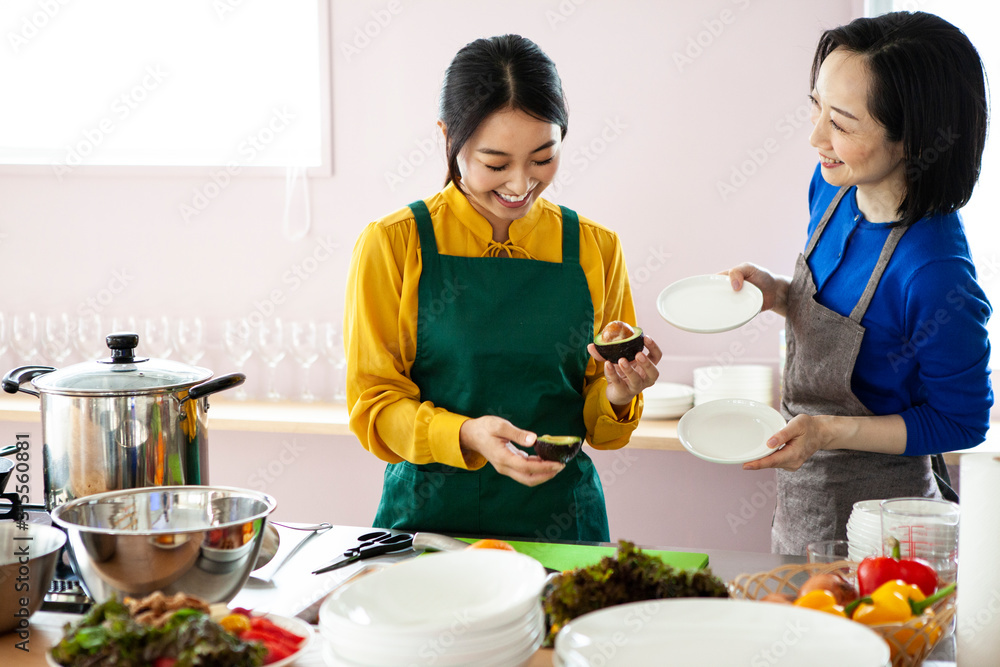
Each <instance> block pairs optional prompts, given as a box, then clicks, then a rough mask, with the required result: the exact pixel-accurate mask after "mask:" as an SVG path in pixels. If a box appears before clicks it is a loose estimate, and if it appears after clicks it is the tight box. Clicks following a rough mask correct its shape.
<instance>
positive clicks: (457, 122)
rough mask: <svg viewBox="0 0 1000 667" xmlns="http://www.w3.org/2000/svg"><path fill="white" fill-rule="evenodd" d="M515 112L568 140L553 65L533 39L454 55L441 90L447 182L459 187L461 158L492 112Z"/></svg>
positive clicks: (486, 43)
mask: <svg viewBox="0 0 1000 667" xmlns="http://www.w3.org/2000/svg"><path fill="white" fill-rule="evenodd" d="M500 109H516V110H519V111H523V112H525V113H526V114H528V115H529V116H533V117H535V118H537V119H539V120H543V121H546V122H549V123H554V124H556V125H558V126H559V127H560V128H561V129H562V136H563V137H565V136H566V130H567V129H568V128H569V112H568V111H567V110H566V100H565V98H564V97H563V91H562V81H561V80H560V79H559V73H558V72H556V66H555V63H553V62H552V60H551V59H549V57H548V56H547V55H545V53H544V52H543V51H542V50H541V49H540V48H538V45H537V44H535V43H534V42H532V41H531V40H530V39H526V38H524V37H521V36H520V35H503V36H501V37H490V38H489V39H477V40H476V41H474V42H472V43H470V44H466V45H465V46H464V47H462V49H461V50H460V51H459V52H458V53H457V54H455V58H454V59H453V60H452V61H451V64H450V65H449V66H448V70H447V71H446V72H445V75H444V86H443V88H442V89H441V111H440V113H441V120H442V121H443V122H444V124H445V126H446V127H447V129H448V178H447V180H446V181H445V185H447V184H448V183H451V182H453V181H454V182H456V183H457V182H458V180H459V178H460V176H461V175H460V173H459V170H458V154H459V152H461V150H462V147H463V146H465V142H467V141H468V140H469V137H471V136H472V134H473V133H474V132H475V131H476V128H477V127H479V124H480V123H482V122H483V121H484V120H485V119H486V117H487V116H489V115H490V114H491V113H493V112H494V111H497V110H500Z"/></svg>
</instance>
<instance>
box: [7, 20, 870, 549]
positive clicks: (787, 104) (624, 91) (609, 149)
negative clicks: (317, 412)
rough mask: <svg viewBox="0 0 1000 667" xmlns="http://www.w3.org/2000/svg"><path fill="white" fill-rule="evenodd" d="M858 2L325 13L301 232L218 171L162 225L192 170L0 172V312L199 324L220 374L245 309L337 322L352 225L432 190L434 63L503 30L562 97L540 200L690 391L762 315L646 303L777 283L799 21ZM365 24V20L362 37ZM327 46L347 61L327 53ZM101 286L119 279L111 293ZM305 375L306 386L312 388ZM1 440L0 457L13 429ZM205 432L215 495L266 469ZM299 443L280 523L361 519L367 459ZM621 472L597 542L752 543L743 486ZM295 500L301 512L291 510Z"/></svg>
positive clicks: (799, 216)
mask: <svg viewBox="0 0 1000 667" xmlns="http://www.w3.org/2000/svg"><path fill="white" fill-rule="evenodd" d="M390 6H391V7H392V8H394V9H395V10H396V13H395V14H393V13H391V12H388V11H387V8H389V7H390ZM859 11H860V2H859V1H858V0H836V1H830V0H810V1H806V2H794V3H792V2H781V3H778V2H760V1H759V0H725V1H723V0H713V1H711V2H698V3H694V2H681V1H679V0H672V1H670V2H639V1H637V0H631V1H629V2H614V3H612V2H597V1H592V2H584V1H583V0H575V1H574V0H561V1H557V0H552V1H551V2H538V1H537V0H511V1H506V2H477V3H457V2H447V1H446V0H424V1H423V2H419V3H409V2H405V1H403V2H400V3H399V4H397V3H395V2H393V3H387V2H385V1H366V2H361V1H353V0H352V1H351V2H334V3H333V11H332V21H333V28H332V42H333V50H334V56H333V98H334V102H333V121H332V122H333V145H334V156H333V176H332V177H329V178H318V179H314V180H313V181H312V182H311V189H312V198H311V204H312V209H313V216H314V220H313V226H312V230H311V231H310V233H309V234H308V235H307V236H306V238H304V239H302V240H299V241H294V242H293V241H289V240H287V239H286V238H285V237H284V236H283V235H282V231H281V216H282V210H283V206H284V200H283V193H284V186H285V184H284V179H283V178H255V177H249V176H238V177H236V178H234V180H233V182H232V183H231V184H230V185H228V187H226V188H225V189H224V190H223V191H222V192H221V194H220V195H219V196H218V197H217V198H215V199H214V200H213V201H212V202H211V204H210V205H209V206H208V208H207V209H206V210H205V211H204V212H202V213H201V214H200V215H198V216H197V217H196V218H194V219H193V220H192V221H191V222H187V223H185V222H184V221H183V220H182V218H181V216H180V213H179V212H178V207H179V205H180V204H182V203H186V202H189V201H190V199H191V196H192V192H193V190H194V189H196V188H200V187H202V186H203V185H204V184H205V183H206V179H207V176H206V174H204V173H200V172H198V173H192V175H190V176H177V175H171V176H151V175H148V174H141V173H137V174H133V175H124V176H114V177H108V176H100V175H92V174H88V173H85V172H86V170H85V169H78V170H77V171H75V172H74V173H72V174H71V175H70V176H68V177H67V178H65V179H64V180H63V181H61V182H59V181H57V180H56V179H55V178H54V177H52V176H48V175H27V176H26V175H23V174H17V173H14V174H11V173H7V174H5V175H3V176H2V177H0V202H2V204H0V232H2V236H0V239H2V242H0V257H2V259H3V261H4V263H5V265H7V266H8V285H9V288H8V289H7V290H5V293H4V296H3V300H2V305H0V309H2V310H3V311H4V312H7V313H14V312H24V311H28V310H34V311H36V312H38V313H40V314H46V313H56V312H60V311H67V312H70V313H75V312H77V309H78V308H79V307H80V304H82V303H84V302H86V300H87V299H88V298H96V297H98V296H99V295H104V296H106V297H110V300H109V301H108V302H107V305H106V306H103V308H104V312H105V314H106V315H111V314H117V315H121V314H131V315H135V316H139V317H141V316H146V315H153V314H166V315H168V316H171V317H179V316H183V315H188V316H190V315H201V316H203V317H205V318H208V319H209V325H210V334H211V336H212V337H211V339H210V349H209V354H208V355H207V356H206V358H205V359H204V360H203V362H202V363H203V364H204V365H206V366H208V367H209V368H212V369H213V370H216V371H217V372H225V371H228V370H230V367H231V362H229V361H228V360H227V359H226V357H225V354H224V352H223V351H222V348H221V342H220V338H219V336H218V333H219V322H220V321H221V319H222V318H226V317H240V316H246V315H248V314H250V313H251V312H253V311H254V310H255V309H257V308H258V307H259V306H260V305H261V304H263V303H264V302H265V301H266V300H267V299H269V298H270V295H271V294H272V293H274V292H275V291H277V292H278V293H280V296H281V303H280V304H277V305H276V306H275V311H276V313H277V314H278V315H280V316H281V317H283V318H285V319H295V318H313V319H317V320H333V321H339V320H340V318H341V309H342V304H343V287H344V279H345V272H346V268H347V263H348V261H349V257H350V251H351V248H352V246H353V242H354V239H355V238H356V237H357V234H358V233H359V232H360V230H361V228H362V227H363V225H365V224H366V223H368V222H369V221H371V220H374V219H376V218H378V217H380V216H381V215H383V214H386V213H388V212H390V211H392V210H394V209H396V208H398V207H400V206H402V205H405V204H406V203H408V202H410V201H412V200H414V199H416V198H419V197H424V196H427V195H429V194H431V193H432V192H433V191H435V190H436V189H437V188H438V187H439V186H440V183H441V181H442V174H443V158H442V156H441V150H440V146H439V145H437V144H436V141H437V134H436V129H435V125H434V123H435V121H436V119H437V116H436V102H437V96H438V90H439V87H440V83H441V78H442V73H443V70H444V68H445V67H446V65H447V63H448V61H449V59H450V58H451V56H452V55H453V54H454V53H455V51H456V50H457V49H458V48H460V47H461V46H462V45H463V44H465V43H467V42H469V41H471V40H472V39H475V38H477V37H480V36H488V35H493V34H501V33H504V32H518V33H521V34H523V35H526V36H528V37H531V38H532V39H534V40H535V41H536V42H538V43H539V44H540V45H541V46H542V48H543V49H544V50H546V51H547V52H548V53H549V55H550V56H552V58H553V59H554V60H555V61H556V63H557V65H558V66H559V70H560V73H561V75H562V77H563V82H564V86H565V90H566V93H567V96H568V98H569V103H570V109H571V123H570V132H569V135H568V136H567V139H566V144H565V148H564V150H565V154H564V159H563V179H564V184H563V185H561V186H560V187H559V188H558V189H557V190H556V189H554V191H551V198H552V199H553V200H555V201H557V202H559V203H563V204H566V205H568V206H571V207H573V208H575V209H577V210H578V211H580V212H581V213H582V214H584V215H586V216H587V217H590V218H592V219H594V220H597V221H598V222H601V223H603V224H605V225H607V226H609V227H611V228H612V229H614V230H616V231H617V232H618V233H619V234H620V236H621V238H622V242H623V244H624V248H625V252H626V258H627V261H628V265H629V267H630V275H631V277H632V286H633V290H634V294H635V299H636V307H637V310H638V324H640V325H641V326H643V327H644V328H645V329H646V331H647V333H649V334H650V335H652V336H653V337H654V338H655V339H656V340H657V341H658V342H659V344H660V346H661V347H662V348H663V349H664V351H665V354H666V357H665V359H664V361H663V363H662V364H661V372H662V375H663V378H664V379H666V380H671V381H678V382H688V383H690V382H691V369H692V368H694V367H696V366H700V365H704V364H707V363H716V362H719V361H726V362H737V363H770V364H775V363H776V360H777V351H778V343H777V335H778V331H779V329H780V327H781V324H780V322H778V321H776V320H765V319H761V320H760V321H758V322H757V323H756V324H755V325H751V326H749V327H745V328H743V329H741V330H738V331H735V332H731V333H727V334H716V335H694V334H688V333H685V332H681V331H678V330H675V329H673V328H671V327H670V326H669V325H667V324H666V323H665V322H664V321H663V320H662V319H660V317H659V316H658V315H657V313H656V309H655V297H656V295H657V294H658V292H659V291H660V290H661V289H662V288H663V287H664V286H666V285H667V284H669V283H671V282H673V281H675V280H677V279H680V278H683V277H686V276H689V275H693V274H700V273H714V272H716V271H719V270H722V269H725V268H727V267H729V266H731V265H733V264H735V263H737V262H740V261H743V260H752V261H755V262H757V263H759V264H762V265H764V266H767V267H769V268H771V269H774V270H777V271H783V272H790V271H791V269H792V266H793V263H794V258H795V255H796V253H797V252H798V250H799V248H800V247H801V246H802V245H803V243H804V230H805V223H806V186H807V184H808V181H809V178H810V175H811V173H812V168H813V165H814V163H815V153H814V151H813V149H811V148H810V147H809V145H808V141H807V138H808V119H807V107H806V93H807V92H808V91H807V86H808V70H809V64H810V59H811V55H812V51H813V48H814V45H815V42H816V39H817V38H818V36H819V33H820V32H821V30H823V29H824V28H826V27H831V26H834V25H838V24H841V23H844V22H846V21H848V20H849V19H850V18H852V17H853V16H856V15H857V14H858V12H859ZM373 13H374V14H373ZM380 13H381V14H380ZM378 16H381V17H382V19H383V22H384V23H386V25H384V26H379V27H378V28H377V30H376V29H375V27H373V26H375V25H376V24H375V23H373V21H374V20H375V18H377V17H378ZM387 16H388V17H391V19H390V20H388V21H387V22H386V20H385V19H386V17H387ZM366 27H367V28H368V29H369V31H370V32H372V33H377V34H375V35H374V37H370V38H369V39H368V41H367V43H365V42H364V41H363V40H361V39H360V38H359V37H358V35H359V34H361V33H363V31H364V30H365V29H366ZM351 45H353V46H355V47H358V48H357V49H355V50H353V51H352V52H350V53H348V51H351V49H349V47H350V46H351ZM392 174H395V176H397V177H398V179H397V178H392V177H387V176H388V175H392ZM390 181H391V183H390ZM724 184H725V185H727V186H728V189H727V190H725V191H723V190H724V188H723V187H722V186H723V185H724ZM330 244H333V245H336V249H335V250H334V251H333V252H332V254H331V256H330V257H329V259H325V260H323V261H319V262H318V263H317V265H316V267H317V268H316V270H315V271H314V272H312V273H309V274H308V279H307V280H304V281H301V282H299V283H295V282H294V281H290V280H288V279H287V276H288V272H289V271H290V270H291V269H292V268H293V267H296V266H301V265H302V262H303V260H304V259H306V258H308V257H313V256H314V252H315V251H316V250H317V249H318V248H320V247H322V246H324V245H330ZM323 256H324V257H326V255H323ZM116 271H117V272H124V273H125V274H126V275H127V276H128V277H129V279H128V281H127V284H125V286H124V288H123V289H121V290H119V291H118V292H117V293H114V294H112V293H111V292H110V291H109V290H108V286H109V284H110V282H111V281H112V280H113V278H114V275H115V272H116ZM15 287H16V289H15ZM76 360H77V359H76V358H75V357H74V358H73V359H71V360H70V361H76ZM0 363H3V364H5V365H6V366H11V365H13V364H14V363H15V360H14V359H13V358H12V356H11V353H10V352H7V353H6V354H5V355H3V356H2V357H0ZM320 368H321V371H320V370H318V372H317V373H316V374H315V375H314V377H313V379H314V380H315V381H316V383H317V385H323V384H324V383H327V382H329V379H328V377H327V376H326V371H327V369H326V368H325V367H318V369H320ZM282 372H283V375H282V386H283V387H284V388H285V390H286V391H293V390H294V388H295V383H296V376H295V369H294V368H293V367H292V366H291V365H289V364H288V363H286V364H285V366H284V368H283V369H282ZM248 374H249V375H250V376H251V379H250V381H249V382H248V385H249V389H250V391H251V392H252V393H258V394H259V393H260V392H261V391H262V388H261V384H262V378H263V374H262V372H261V369H260V367H259V366H257V365H256V364H255V362H253V361H252V362H251V364H250V365H249V366H248ZM324 388H326V389H328V387H327V386H325V385H324ZM8 426H9V425H4V428H3V429H2V430H0V433H2V434H4V435H3V438H4V440H3V442H7V441H8V439H9V438H12V437H13V436H12V435H10V436H9V435H7V433H8V432H9V433H13V430H11V429H12V428H13V427H12V426H11V427H10V428H8ZM39 435H40V434H39ZM213 440H214V442H213V446H214V447H216V448H217V449H218V454H219V455H218V456H216V457H215V458H214V460H213V481H216V482H219V483H233V484H245V483H247V482H248V481H249V480H248V475H249V474H250V473H249V472H248V470H250V467H249V466H251V465H252V464H253V463H252V462H253V461H254V460H264V461H266V460H267V459H268V457H269V456H271V457H273V456H274V454H273V452H274V451H275V448H279V447H280V446H281V442H282V438H280V437H272V436H265V435H255V434H248V435H236V434H231V433H219V434H213ZM299 440H301V441H303V442H306V443H307V447H306V450H305V451H306V453H307V454H308V456H305V457H304V458H300V459H297V463H296V465H295V466H293V468H292V469H293V470H294V471H295V472H294V474H292V475H289V474H285V475H283V476H282V477H281V479H280V480H279V481H278V482H275V487H274V488H275V489H278V490H280V491H281V493H280V494H277V495H279V500H280V501H281V503H282V509H281V513H282V515H283V516H285V518H291V519H294V518H297V517H302V518H303V520H306V519H327V520H337V521H343V522H347V523H352V522H353V523H363V522H366V521H367V520H368V519H369V517H370V516H371V515H372V513H373V511H374V506H373V502H374V500H375V499H376V498H377V487H378V484H380V470H381V466H380V465H379V464H378V462H377V461H375V459H374V458H373V457H370V456H368V455H367V454H366V453H365V452H364V451H363V450H361V449H360V447H358V446H357V444H356V443H354V442H352V439H350V438H318V437H308V438H304V437H300V438H299ZM614 457H615V455H614V454H610V455H608V454H600V455H599V456H598V460H599V465H601V467H602V470H606V471H607V470H612V471H613V465H614V464H615V462H616V459H615V458H614ZM635 457H636V459H635V461H631V462H629V464H628V466H627V467H626V468H625V469H624V470H623V471H622V472H621V473H620V474H618V477H617V480H619V481H616V483H615V484H612V485H609V489H608V496H609V505H610V511H611V514H612V531H613V534H614V535H615V536H616V537H629V538H632V539H635V540H637V541H639V542H642V543H647V544H663V545H674V546H689V547H699V546H700V547H722V548H726V547H737V546H739V547H741V548H753V549H758V550H767V548H768V536H767V527H768V525H769V523H770V514H769V511H760V510H757V511H755V512H754V513H753V516H752V517H750V518H749V519H748V521H749V523H748V524H747V525H745V526H742V525H741V526H740V527H739V530H736V531H733V530H731V528H730V526H729V522H727V514H730V513H732V512H734V511H737V512H738V510H739V508H740V507H741V505H742V503H741V501H742V500H747V501H748V502H749V501H750V500H752V499H755V498H756V499H759V498H758V497H757V496H755V495H754V494H756V493H758V492H762V491H761V486H759V485H758V483H759V482H761V483H762V480H764V481H765V482H766V480H765V478H764V477H760V478H758V477H757V476H753V475H750V474H747V473H742V471H740V470H738V469H733V468H729V467H722V466H714V465H709V464H703V463H702V462H701V461H698V460H695V459H693V458H691V457H688V456H687V455H685V454H680V453H655V452H637V453H635ZM637 463H638V465H636V464H637ZM618 464H619V468H621V467H622V466H623V465H624V464H623V463H621V461H618ZM623 478H627V479H628V483H621V481H620V480H622V479H623ZM767 479H771V478H770V477H768V478H767ZM763 485H764V486H766V484H763ZM282 496H284V497H282ZM328 498H332V499H333V502H327V499H328ZM317 500H321V501H322V502H323V505H324V506H323V509H313V510H308V509H307V507H308V504H309V503H310V502H314V501H317ZM769 502H770V499H769ZM682 504H683V505H684V509H683V510H682V509H681V506H682ZM734 508H735V509H734ZM286 511H287V515H286V514H285V512H286ZM307 514H308V517H307Z"/></svg>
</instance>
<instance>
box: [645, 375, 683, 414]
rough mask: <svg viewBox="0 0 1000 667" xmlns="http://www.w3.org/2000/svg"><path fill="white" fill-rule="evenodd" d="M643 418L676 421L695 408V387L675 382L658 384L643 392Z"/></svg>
mask: <svg viewBox="0 0 1000 667" xmlns="http://www.w3.org/2000/svg"><path fill="white" fill-rule="evenodd" d="M642 400H643V409H642V416H643V417H649V418H651V419H676V418H678V417H680V416H681V415H683V414H684V413H685V412H687V411H688V410H690V409H691V408H692V407H694V387H691V386H689V385H686V384H674V383H673V382H657V383H656V384H654V385H653V386H652V387H648V388H646V389H643V390H642Z"/></svg>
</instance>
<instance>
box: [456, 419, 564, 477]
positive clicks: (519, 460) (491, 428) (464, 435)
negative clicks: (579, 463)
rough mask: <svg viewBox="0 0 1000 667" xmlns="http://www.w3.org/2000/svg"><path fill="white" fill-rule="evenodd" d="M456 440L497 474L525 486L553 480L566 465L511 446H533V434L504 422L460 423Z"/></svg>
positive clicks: (479, 420)
mask: <svg viewBox="0 0 1000 667" xmlns="http://www.w3.org/2000/svg"><path fill="white" fill-rule="evenodd" d="M458 440H459V443H460V444H461V445H462V448H463V449H466V450H468V451H471V452H476V453H477V454H479V455H480V456H482V457H483V458H485V459H486V460H487V461H489V463H490V465H492V466H493V467H494V468H495V469H496V471H497V472H498V473H500V474H501V475H505V476H507V477H510V478H511V479H513V480H515V481H517V482H520V483H521V484H524V485H525V486H538V485H539V484H541V483H543V482H547V481H549V480H550V479H552V478H553V477H555V476H556V475H557V474H559V472H560V471H561V470H562V469H563V468H565V467H566V466H565V465H564V464H562V463H557V462H555V461H543V460H542V459H541V458H539V457H537V456H529V455H528V454H526V453H525V452H523V451H521V450H520V449H518V448H517V447H515V446H514V445H513V444H511V443H514V442H516V443H518V444H519V445H523V446H525V447H532V446H534V444H535V434H534V433H532V432H531V431H525V430H523V429H519V428H517V427H516V426H514V425H513V424H511V423H510V422H509V421H507V420H506V419H502V418H500V417H494V416H493V415H485V416H483V417H479V418H477V419H469V420H467V421H465V422H464V423H463V424H462V427H461V429H459V432H458Z"/></svg>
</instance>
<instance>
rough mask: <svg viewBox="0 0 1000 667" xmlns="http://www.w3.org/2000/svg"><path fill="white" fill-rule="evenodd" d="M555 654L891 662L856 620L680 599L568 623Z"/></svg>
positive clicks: (618, 661) (567, 661) (642, 659)
mask: <svg viewBox="0 0 1000 667" xmlns="http://www.w3.org/2000/svg"><path fill="white" fill-rule="evenodd" d="M555 649H556V650H555V652H556V654H557V655H558V656H559V659H560V661H561V664H562V665H564V666H565V667H578V666H581V665H588V666H589V665H596V664H602V665H607V667H619V666H620V665H627V666H628V667H634V666H635V665H757V664H760V665H772V664H780V665H810V666H811V667H841V666H842V665H852V666H853V667H887V666H888V665H889V645H888V644H886V643H885V641H884V640H883V639H882V638H881V637H880V636H879V635H878V634H876V633H875V631H873V630H872V629H871V628H869V627H867V626H865V625H862V624H861V623H855V622H854V621H850V620H848V619H846V618H837V617H836V616H834V615H833V614H827V613H824V612H820V611H815V610H812V609H802V608H801V607H793V606H792V605H783V604H768V603H766V602H755V601H750V600H724V599H705V598H681V599H674V600H656V601H646V602H633V603H631V604H624V605H618V606H615V607H609V608H607V609H602V610H600V611H595V612H592V613H590V614H585V615H583V616H580V617H579V618H576V619H574V620H572V621H570V622H569V624H568V625H567V626H566V627H564V628H563V629H562V630H560V632H559V634H558V635H557V636H556V642H555ZM779 657H780V660H777V658H779Z"/></svg>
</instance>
